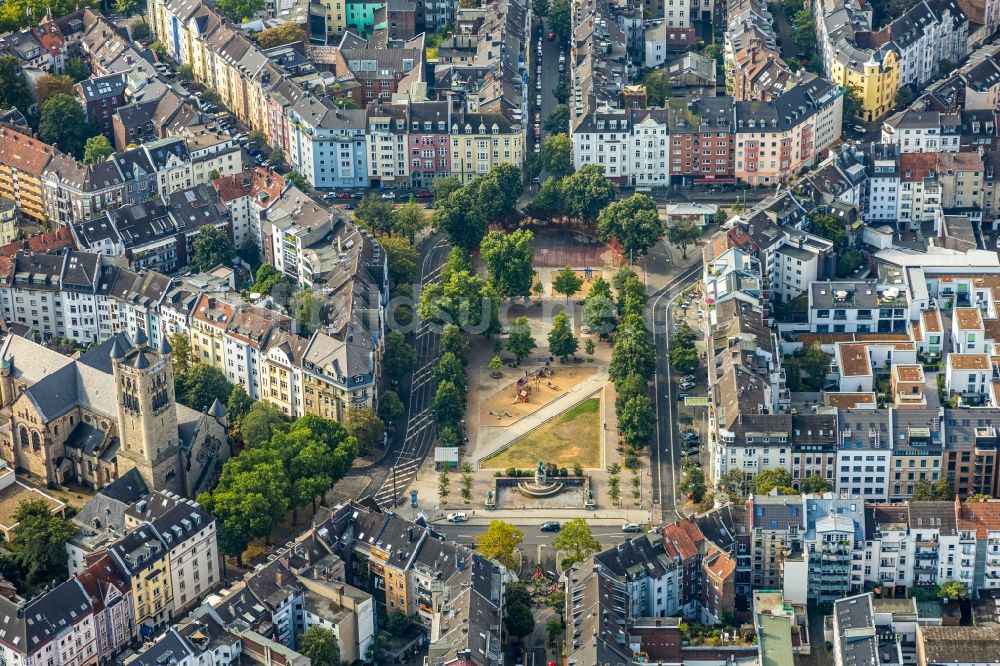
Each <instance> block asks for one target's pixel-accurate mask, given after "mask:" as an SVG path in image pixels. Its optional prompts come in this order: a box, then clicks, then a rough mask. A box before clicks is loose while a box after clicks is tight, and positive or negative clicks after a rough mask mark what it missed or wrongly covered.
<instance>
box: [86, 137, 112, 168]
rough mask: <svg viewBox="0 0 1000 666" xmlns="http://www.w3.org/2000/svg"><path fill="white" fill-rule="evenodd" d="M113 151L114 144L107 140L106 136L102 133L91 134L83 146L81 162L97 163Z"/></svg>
mask: <svg viewBox="0 0 1000 666" xmlns="http://www.w3.org/2000/svg"><path fill="white" fill-rule="evenodd" d="M114 152H115V149H114V146H112V145H111V142H110V141H108V137H106V136H104V135H103V134H98V135H97V136H92V137H90V138H89V139H87V143H86V144H85V145H84V148H83V163H84V164H97V163H98V162H103V161H104V160H106V159H108V157H110V156H111V155H112V154H113V153H114Z"/></svg>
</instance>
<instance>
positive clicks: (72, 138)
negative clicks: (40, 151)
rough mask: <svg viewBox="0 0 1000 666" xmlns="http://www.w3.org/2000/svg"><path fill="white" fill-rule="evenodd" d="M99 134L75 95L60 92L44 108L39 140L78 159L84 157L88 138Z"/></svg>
mask: <svg viewBox="0 0 1000 666" xmlns="http://www.w3.org/2000/svg"><path fill="white" fill-rule="evenodd" d="M95 134H97V131H96V130H95V128H94V127H93V126H92V125H91V124H90V123H88V122H87V118H86V115H85V114H84V112H83V107H82V106H81V105H80V102H79V100H77V98H76V97H74V96H72V95H67V94H65V93H56V94H54V95H52V97H49V98H48V99H47V100H45V102H44V103H43V104H42V105H41V115H40V116H39V119H38V138H39V139H41V140H42V141H44V142H45V143H51V144H52V145H54V146H56V147H57V148H59V150H61V151H63V152H64V153H68V154H70V155H73V156H74V157H76V158H77V159H81V158H82V157H83V149H84V146H85V145H86V143H87V139H88V138H89V137H91V136H94V135H95Z"/></svg>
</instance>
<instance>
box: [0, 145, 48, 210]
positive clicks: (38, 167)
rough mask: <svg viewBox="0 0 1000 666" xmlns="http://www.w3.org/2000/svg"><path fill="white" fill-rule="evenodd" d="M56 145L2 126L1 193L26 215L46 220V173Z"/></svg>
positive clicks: (0, 147) (0, 195)
mask: <svg viewBox="0 0 1000 666" xmlns="http://www.w3.org/2000/svg"><path fill="white" fill-rule="evenodd" d="M54 153H55V148H53V147H52V146H50V145H49V144H47V143H43V142H41V141H39V140H38V139H33V138H31V137H30V136H26V135H24V134H21V133H19V132H15V131H14V130H12V129H8V128H6V127H4V128H0V197H4V198H5V199H10V200H11V201H13V202H14V203H15V204H16V205H17V208H18V209H19V210H20V211H21V213H22V214H23V215H26V216H28V217H30V218H32V219H35V220H37V221H39V222H44V221H45V199H44V197H43V195H42V174H43V173H44V172H45V167H46V166H47V165H48V163H49V160H51V159H52V155H53V154H54Z"/></svg>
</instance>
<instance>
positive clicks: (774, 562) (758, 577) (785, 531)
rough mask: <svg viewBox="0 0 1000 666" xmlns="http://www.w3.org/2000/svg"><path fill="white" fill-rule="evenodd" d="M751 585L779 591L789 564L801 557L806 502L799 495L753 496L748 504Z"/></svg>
mask: <svg viewBox="0 0 1000 666" xmlns="http://www.w3.org/2000/svg"><path fill="white" fill-rule="evenodd" d="M747 509H748V511H749V523H750V524H749V529H750V533H751V541H750V543H751V546H750V554H751V560H752V565H751V567H752V569H751V571H752V585H753V587H754V588H763V589H770V590H774V589H780V588H781V587H782V579H783V576H784V564H785V561H786V560H791V559H797V558H799V557H800V556H801V555H802V547H803V544H802V537H803V533H804V531H805V525H806V522H805V512H804V507H803V500H802V498H801V497H800V496H798V495H793V496H783V495H754V496H751V497H750V499H749V500H747Z"/></svg>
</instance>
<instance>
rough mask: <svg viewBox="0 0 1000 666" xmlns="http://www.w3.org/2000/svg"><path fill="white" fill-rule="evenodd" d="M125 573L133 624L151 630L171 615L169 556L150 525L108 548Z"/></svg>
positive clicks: (140, 528)
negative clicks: (129, 585)
mask: <svg viewBox="0 0 1000 666" xmlns="http://www.w3.org/2000/svg"><path fill="white" fill-rule="evenodd" d="M108 550H109V552H110V554H111V556H112V557H114V558H115V559H116V560H117V561H118V563H119V565H120V566H121V567H122V568H123V569H124V570H125V571H126V572H127V573H128V576H129V581H130V584H131V587H132V605H133V612H134V618H135V623H136V625H138V626H139V627H143V626H146V627H149V628H150V629H152V628H153V627H156V626H158V625H160V624H162V623H164V622H166V621H167V620H169V619H170V618H171V617H172V616H173V608H174V604H173V592H172V591H171V590H172V589H173V586H172V585H171V580H170V557H169V556H168V551H167V548H166V546H164V545H163V542H162V541H161V540H160V539H159V538H158V537H157V535H156V534H155V533H154V531H153V528H152V527H150V526H149V525H143V526H142V527H139V528H138V529H136V530H134V531H133V532H131V533H129V534H128V535H126V536H125V537H124V538H122V539H121V540H119V541H117V542H116V543H115V544H114V545H112V546H110V547H109V548H108Z"/></svg>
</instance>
